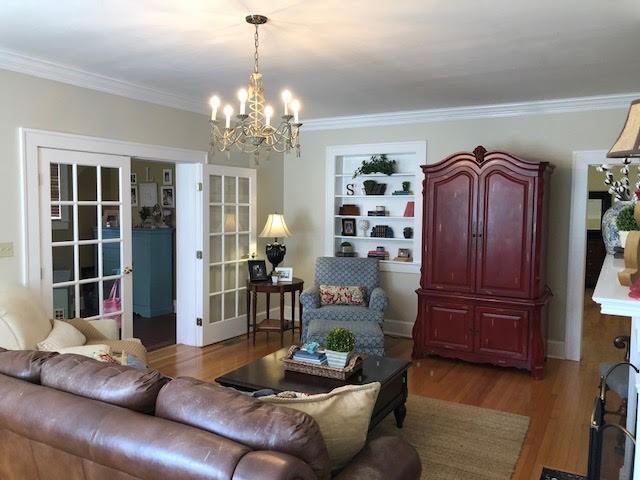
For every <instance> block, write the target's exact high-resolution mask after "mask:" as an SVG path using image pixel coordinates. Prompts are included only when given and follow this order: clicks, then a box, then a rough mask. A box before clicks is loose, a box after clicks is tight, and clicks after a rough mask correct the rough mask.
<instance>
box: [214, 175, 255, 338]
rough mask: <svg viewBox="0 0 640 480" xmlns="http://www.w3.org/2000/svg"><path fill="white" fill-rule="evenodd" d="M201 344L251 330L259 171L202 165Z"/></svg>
mask: <svg viewBox="0 0 640 480" xmlns="http://www.w3.org/2000/svg"><path fill="white" fill-rule="evenodd" d="M203 176H204V182H203V184H204V192H203V193H204V203H205V208H204V209H203V213H204V215H203V217H204V218H203V232H204V243H203V246H204V249H203V252H202V256H203V261H204V268H203V274H204V279H203V281H204V284H203V291H204V306H203V317H202V318H203V321H202V343H203V345H208V344H211V343H215V342H220V341H223V340H226V339H228V338H232V337H236V336H238V335H242V334H243V333H246V325H247V324H246V313H247V307H246V305H247V290H246V280H247V276H248V267H247V260H249V258H250V256H251V255H252V254H255V252H256V171H255V170H253V169H249V168H234V167H223V166H217V165H206V166H204V168H203Z"/></svg>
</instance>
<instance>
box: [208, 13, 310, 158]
mask: <svg viewBox="0 0 640 480" xmlns="http://www.w3.org/2000/svg"><path fill="white" fill-rule="evenodd" d="M246 21H247V23H250V24H251V25H254V26H255V29H256V31H255V35H254V39H255V54H254V68H253V73H252V74H251V76H250V77H249V85H248V87H247V88H241V89H240V90H238V100H239V102H240V110H239V113H238V114H237V115H236V116H235V123H232V121H231V119H232V116H233V113H234V110H233V107H232V106H231V105H230V104H227V105H225V106H224V108H223V109H222V112H223V113H224V116H225V119H224V129H222V128H221V122H220V121H219V120H218V118H217V114H218V109H219V108H220V105H221V101H220V97H218V96H217V95H214V96H212V97H211V99H210V100H209V105H210V106H211V121H210V125H211V129H210V142H209V151H210V152H211V153H212V154H213V153H215V151H216V150H219V151H220V152H228V151H230V150H231V147H232V146H234V145H235V146H236V148H237V149H238V150H239V151H241V152H244V153H253V154H255V156H256V158H257V156H258V155H259V154H260V152H261V151H269V150H274V151H276V152H289V151H290V150H291V149H292V148H295V150H296V154H297V156H298V157H299V156H300V142H299V132H300V127H301V126H302V123H300V101H299V100H298V99H294V98H293V95H292V94H291V92H290V91H289V90H284V91H283V92H282V94H281V98H282V102H283V107H284V108H283V111H284V114H283V115H282V117H281V121H280V124H279V125H277V126H275V125H272V120H273V115H274V109H273V107H272V106H271V105H267V104H266V100H265V95H264V88H263V86H262V74H261V73H260V71H259V69H258V67H259V58H258V46H259V42H258V26H259V25H262V24H265V23H267V17H265V16H264V15H249V16H248V17H246ZM247 109H248V112H249V113H247Z"/></svg>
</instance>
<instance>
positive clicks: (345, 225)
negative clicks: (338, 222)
mask: <svg viewBox="0 0 640 480" xmlns="http://www.w3.org/2000/svg"><path fill="white" fill-rule="evenodd" d="M356 235H357V234H356V219H355V218H343V219H342V236H343V237H355V236H356Z"/></svg>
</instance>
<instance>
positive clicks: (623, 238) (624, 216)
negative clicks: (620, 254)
mask: <svg viewBox="0 0 640 480" xmlns="http://www.w3.org/2000/svg"><path fill="white" fill-rule="evenodd" d="M633 211H634V206H633V205H629V206H627V207H625V208H623V209H622V210H621V211H620V213H619V214H618V217H617V218H616V227H617V228H618V235H620V245H621V246H622V248H624V244H625V243H626V242H627V235H629V232H633V231H636V230H640V227H639V226H638V224H637V222H636V219H635V217H634V215H633Z"/></svg>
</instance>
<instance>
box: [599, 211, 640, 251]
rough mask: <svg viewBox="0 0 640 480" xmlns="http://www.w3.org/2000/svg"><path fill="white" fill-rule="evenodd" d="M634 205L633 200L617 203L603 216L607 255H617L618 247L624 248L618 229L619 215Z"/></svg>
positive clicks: (603, 238)
mask: <svg viewBox="0 0 640 480" xmlns="http://www.w3.org/2000/svg"><path fill="white" fill-rule="evenodd" d="M634 203H635V202H634V201H632V200H625V201H619V202H615V203H614V204H613V206H612V207H611V208H610V209H609V210H607V211H606V212H604V215H602V240H604V246H605V247H606V249H607V253H609V254H611V255H613V254H614V253H615V248H616V247H624V245H621V243H620V235H619V234H618V227H617V226H616V220H617V219H618V215H619V214H620V212H621V211H622V210H624V209H625V208H626V207H628V206H630V205H633V204H634Z"/></svg>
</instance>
